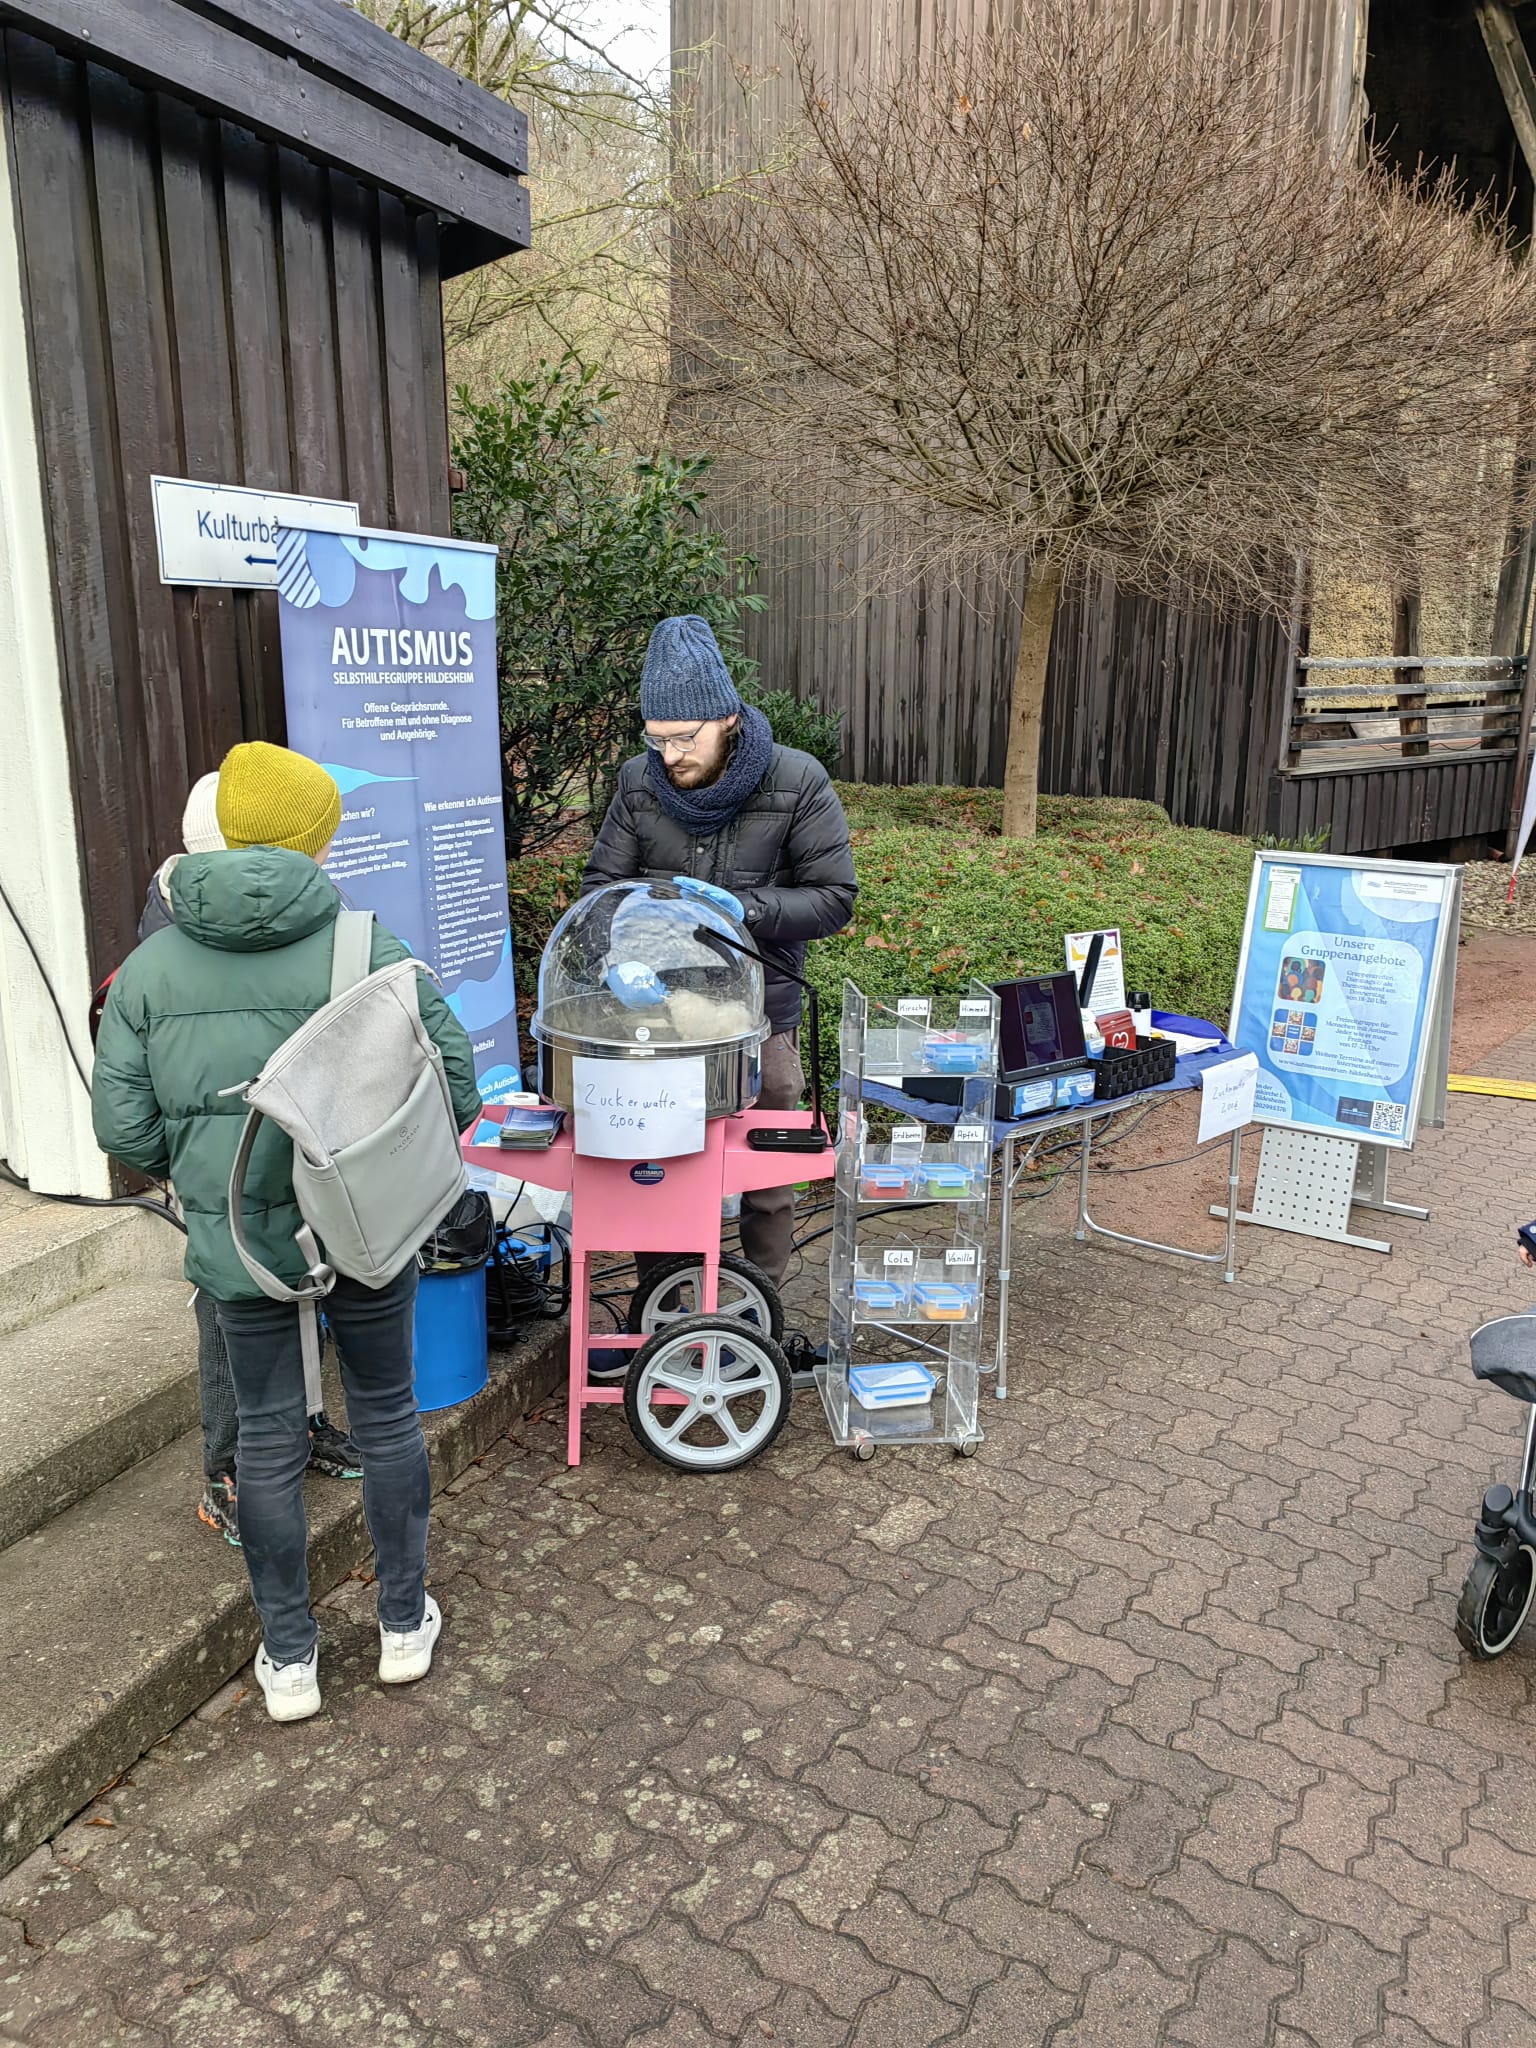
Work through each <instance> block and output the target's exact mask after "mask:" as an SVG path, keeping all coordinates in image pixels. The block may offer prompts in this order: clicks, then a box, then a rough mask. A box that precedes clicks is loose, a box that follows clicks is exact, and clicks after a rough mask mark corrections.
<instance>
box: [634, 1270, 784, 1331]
mask: <svg viewBox="0 0 1536 2048" xmlns="http://www.w3.org/2000/svg"><path fill="white" fill-rule="evenodd" d="M703 1312H704V1261H703V1260H702V1259H701V1258H699V1257H698V1256H697V1254H696V1253H694V1252H681V1253H679V1254H678V1256H677V1257H676V1258H675V1259H667V1260H666V1261H665V1262H664V1263H662V1264H660V1265H657V1266H655V1267H653V1268H652V1269H651V1271H650V1272H649V1273H648V1274H647V1275H646V1277H645V1278H644V1279H643V1280H642V1281H641V1282H640V1284H639V1286H638V1287H637V1288H636V1289H635V1291H634V1293H633V1294H632V1295H631V1296H630V1301H629V1334H630V1335H631V1336H632V1337H653V1336H655V1334H656V1332H657V1331H658V1330H666V1329H671V1328H672V1327H673V1326H674V1325H675V1324H677V1323H680V1322H682V1321H683V1320H684V1319H685V1318H686V1317H688V1316H697V1315H702V1314H703ZM715 1314H716V1315H720V1316H730V1317H732V1318H733V1319H734V1320H735V1321H737V1322H742V1323H755V1324H756V1326H757V1327H758V1329H760V1330H766V1331H767V1333H768V1335H769V1336H770V1337H771V1338H772V1339H773V1341H774V1343H775V1344H777V1343H779V1342H780V1341H781V1340H782V1338H783V1335H784V1304H783V1303H782V1302H781V1301H780V1300H779V1291H778V1289H777V1288H776V1287H775V1286H774V1284H773V1282H772V1281H771V1280H770V1279H769V1278H768V1275H767V1274H766V1273H763V1272H760V1271H759V1269H758V1268H757V1267H756V1266H754V1265H753V1264H752V1261H751V1260H750V1259H738V1258H733V1257H732V1256H730V1255H729V1254H725V1253H723V1254H722V1255H721V1259H720V1284H719V1289H718V1296H717V1306H716V1309H715Z"/></svg>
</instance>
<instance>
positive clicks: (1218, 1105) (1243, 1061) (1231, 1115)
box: [1196, 1052, 1259, 1145]
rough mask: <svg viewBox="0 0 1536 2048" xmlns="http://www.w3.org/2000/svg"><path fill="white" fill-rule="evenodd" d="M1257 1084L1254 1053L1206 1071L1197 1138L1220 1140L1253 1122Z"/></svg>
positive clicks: (1203, 1080) (1202, 1142) (1257, 1076)
mask: <svg viewBox="0 0 1536 2048" xmlns="http://www.w3.org/2000/svg"><path fill="white" fill-rule="evenodd" d="M1258 1081H1259V1059H1258V1054H1257V1053H1251V1052H1243V1053H1239V1054H1238V1056H1237V1058H1236V1059H1235V1060H1223V1061H1222V1062H1221V1065H1220V1066H1218V1067H1207V1068H1206V1070H1205V1074H1204V1077H1203V1078H1202V1080H1201V1083H1200V1136H1199V1138H1198V1140H1197V1141H1196V1142H1197V1143H1199V1144H1201V1145H1203V1144H1204V1143H1205V1142H1206V1140H1207V1139H1208V1138H1223V1137H1225V1136H1226V1135H1227V1133H1228V1132H1229V1131H1239V1130H1241V1129H1242V1127H1243V1125H1244V1124H1251V1123H1252V1122H1253V1096H1254V1090H1255V1088H1257V1086H1258Z"/></svg>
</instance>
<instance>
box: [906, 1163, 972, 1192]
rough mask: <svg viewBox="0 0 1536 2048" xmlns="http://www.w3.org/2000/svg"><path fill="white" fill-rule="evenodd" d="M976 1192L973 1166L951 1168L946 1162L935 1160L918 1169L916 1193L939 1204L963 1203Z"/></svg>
mask: <svg viewBox="0 0 1536 2048" xmlns="http://www.w3.org/2000/svg"><path fill="white" fill-rule="evenodd" d="M975 1191H976V1169H975V1167H974V1166H953V1165H950V1164H949V1163H948V1162H947V1161H938V1160H935V1161H934V1162H933V1163H931V1164H930V1165H926V1166H923V1167H920V1168H919V1169H918V1175H917V1192H918V1193H919V1194H920V1195H927V1196H928V1197H929V1198H930V1199H931V1200H935V1201H940V1202H963V1201H965V1200H966V1198H967V1197H968V1196H970V1195H972V1194H974V1193H975Z"/></svg>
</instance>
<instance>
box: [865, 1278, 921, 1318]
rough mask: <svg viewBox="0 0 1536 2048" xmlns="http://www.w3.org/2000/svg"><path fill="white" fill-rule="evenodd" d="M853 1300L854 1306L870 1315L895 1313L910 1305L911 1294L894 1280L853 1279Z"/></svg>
mask: <svg viewBox="0 0 1536 2048" xmlns="http://www.w3.org/2000/svg"><path fill="white" fill-rule="evenodd" d="M853 1300H854V1305H855V1307H857V1308H861V1309H864V1310H866V1311H868V1313H870V1314H871V1315H887V1316H888V1315H895V1314H896V1312H897V1311H898V1310H899V1309H907V1308H910V1307H911V1305H912V1297H911V1294H910V1293H909V1292H908V1290H907V1289H906V1288H905V1287H903V1286H901V1285H900V1284H899V1282H897V1281H894V1280H855V1281H854V1283H853Z"/></svg>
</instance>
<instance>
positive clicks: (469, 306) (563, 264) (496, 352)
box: [356, 0, 670, 446]
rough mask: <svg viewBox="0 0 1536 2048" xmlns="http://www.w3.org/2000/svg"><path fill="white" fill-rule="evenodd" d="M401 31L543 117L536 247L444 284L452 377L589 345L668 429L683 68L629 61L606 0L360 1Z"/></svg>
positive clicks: (626, 407) (641, 422) (536, 120)
mask: <svg viewBox="0 0 1536 2048" xmlns="http://www.w3.org/2000/svg"><path fill="white" fill-rule="evenodd" d="M356 4H357V6H358V7H359V10H360V11H361V12H362V13H364V14H366V15H368V17H369V18H370V19H371V20H373V21H375V22H377V23H378V24H379V26H380V27H382V28H386V29H388V30H389V31H390V33H391V34H392V35H396V36H398V37H400V39H401V40H402V41H403V42H407V43H410V44H412V45H413V46H414V47H415V48H417V49H421V50H425V51H427V52H428V53H429V54H430V55H431V56H433V57H436V58H437V59H438V61H439V62H440V63H443V64H446V65H448V66H449V67H450V68H451V69H452V70H455V71H457V72H459V73H460V74H461V75H462V76H463V77H465V78H468V79H470V80H472V81H473V83H474V84H476V85H478V86H481V87H482V88H483V89H484V90H485V91H487V92H492V93H495V94H496V95H497V96H498V98H501V99H506V100H510V101H512V102H513V103H514V104H515V105H516V106H518V107H520V108H522V109H523V111H524V112H525V113H526V114H527V115H528V130H529V134H528V140H529V167H530V173H531V178H530V182H531V185H532V192H533V231H534V232H533V247H532V249H531V250H528V251H526V252H523V253H521V254H519V255H517V256H515V257H509V258H507V259H505V260H504V261H502V262H499V263H492V264H487V265H484V266H482V267H481V268H480V269H478V270H475V271H472V272H470V273H469V274H468V275H467V276H465V277H462V278H458V279H455V280H454V281H453V283H452V284H451V286H450V287H449V288H448V289H447V291H446V292H445V293H444V303H443V326H444V336H445V340H446V343H447V350H448V366H449V381H450V383H452V384H459V383H464V384H467V385H468V386H469V387H470V388H471V389H472V390H473V391H475V392H476V393H477V394H478V393H484V392H486V391H489V390H491V389H493V388H494V387H495V386H496V384H497V383H498V381H499V380H500V379H501V378H502V377H504V376H513V377H520V376H524V375H526V374H527V373H528V372H529V371H530V370H531V369H532V367H533V366H534V365H535V364H536V363H537V362H538V361H539V360H540V358H541V357H549V358H550V359H552V360H559V359H560V358H561V357H563V356H564V355H566V354H567V353H574V354H576V355H578V356H580V357H581V358H582V359H583V360H584V361H587V362H591V363H595V364H597V365H599V366H600V367H601V369H602V371H603V375H604V378H605V380H606V381H607V382H609V383H610V384H613V385H615V386H617V387H618V392H617V394H616V417H617V418H618V419H619V421H620V422H621V430H622V431H623V432H624V433H625V434H626V437H627V438H630V439H632V440H634V441H635V442H637V443H638V444H639V445H642V446H650V445H653V444H654V442H655V440H656V438H657V437H658V435H659V431H660V414H661V409H662V403H663V392H664V388H665V383H666V367H667V351H666V344H665V336H664V329H665V319H664V316H663V315H662V314H661V312H660V308H662V307H664V305H665V302H666V296H667V264H668V238H669V234H670V208H669V196H670V195H669V184H668V170H669V163H668V157H669V147H668V145H669V132H670V131H669V122H670V102H669V92H668V81H665V80H658V79H652V78H641V77H637V76H634V75H632V74H631V73H629V72H627V71H625V69H624V68H623V66H622V65H621V64H620V63H619V62H618V61H617V59H616V58H615V56H614V55H613V52H612V50H611V49H610V48H609V47H608V46H607V44H606V43H605V41H604V38H603V36H602V34H601V33H600V31H599V29H598V28H597V27H596V26H594V24H593V20H592V14H593V10H592V7H591V5H590V0H356Z"/></svg>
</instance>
